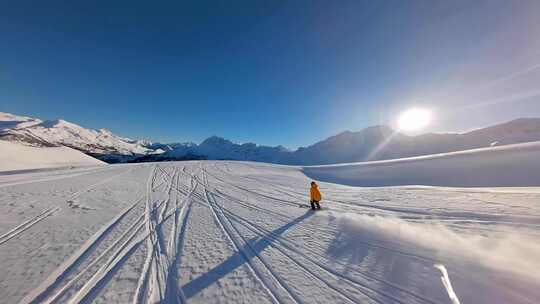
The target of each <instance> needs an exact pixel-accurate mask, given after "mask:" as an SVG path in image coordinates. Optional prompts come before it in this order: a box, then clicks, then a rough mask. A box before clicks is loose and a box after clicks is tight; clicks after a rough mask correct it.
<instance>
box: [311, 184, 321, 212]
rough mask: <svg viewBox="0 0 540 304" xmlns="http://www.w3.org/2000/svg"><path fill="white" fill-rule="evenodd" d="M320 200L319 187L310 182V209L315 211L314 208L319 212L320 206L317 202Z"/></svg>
mask: <svg viewBox="0 0 540 304" xmlns="http://www.w3.org/2000/svg"><path fill="white" fill-rule="evenodd" d="M321 199H322V195H321V192H320V191H319V186H318V185H317V184H316V183H315V182H311V190H310V201H309V202H310V203H311V209H312V210H315V206H316V207H317V209H318V210H321V205H320V204H319V202H320V201H321Z"/></svg>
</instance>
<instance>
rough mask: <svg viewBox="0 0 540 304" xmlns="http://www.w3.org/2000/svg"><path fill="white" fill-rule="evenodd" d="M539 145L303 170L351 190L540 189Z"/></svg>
mask: <svg viewBox="0 0 540 304" xmlns="http://www.w3.org/2000/svg"><path fill="white" fill-rule="evenodd" d="M539 160H540V142H538V141H537V142H530V143H525V144H514V145H507V146H501V147H489V148H481V149H473V150H466V151H459V152H450V153H440V154H433V155H425V156H418V157H410V158H401V159H392V160H382V161H372V162H361V163H349V164H339V165H325V166H307V167H304V173H305V174H306V175H307V176H310V177H312V178H314V179H318V180H324V181H327V182H333V183H339V184H346V185H351V186H364V187H366V186H368V187H369V186H397V185H400V186H403V185H431V186H450V187H505V186H506V187H508V186H515V187H523V186H540V161H539Z"/></svg>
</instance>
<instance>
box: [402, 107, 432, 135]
mask: <svg viewBox="0 0 540 304" xmlns="http://www.w3.org/2000/svg"><path fill="white" fill-rule="evenodd" d="M431 116H432V115H431V111H429V110H426V109H420V108H415V109H410V110H407V111H405V112H403V113H402V114H401V115H400V116H399V119H398V126H399V129H400V130H402V131H417V130H420V129H422V128H424V127H426V126H427V125H429V123H430V122H431Z"/></svg>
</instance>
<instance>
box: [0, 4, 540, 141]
mask: <svg viewBox="0 0 540 304" xmlns="http://www.w3.org/2000/svg"><path fill="white" fill-rule="evenodd" d="M539 37H540V1H521V0H520V1H508V0H501V1H357V0H355V1H311V0H310V1H192V2H191V1H190V2H187V1H129V2H122V1H24V0H23V1H0V39H1V40H0V41H1V43H0V111H4V112H11V113H16V114H24V115H29V116H34V117H39V118H47V119H54V118H64V119H66V120H69V121H72V122H75V123H78V124H80V125H82V126H85V127H90V128H107V129H110V130H112V131H113V132H115V133H118V134H119V135H123V136H129V137H133V138H146V139H153V140H159V141H166V142H173V141H195V142H200V141H201V140H203V139H204V138H206V137H208V136H211V135H219V136H222V137H226V138H229V139H231V140H233V141H236V142H248V141H250V142H256V143H259V144H266V145H278V144H281V145H285V146H287V147H291V148H295V147H298V146H303V145H309V144H312V143H314V142H315V141H318V140H321V139H323V138H325V137H328V136H330V135H334V134H336V133H339V132H341V131H344V130H347V129H348V130H360V129H362V128H364V127H367V126H370V125H374V124H381V123H385V124H393V123H394V122H395V120H396V117H397V115H398V114H399V113H400V112H401V111H403V110H406V109H407V108H409V107H412V106H423V107H427V108H429V109H432V110H433V111H434V113H435V119H434V122H433V124H432V125H431V126H430V127H429V128H428V129H426V130H425V131H429V132H431V131H436V132H440V131H463V130H468V129H471V128H476V127H481V126H485V125H488V124H494V123H499V122H503V121H506V120H510V119H514V118H517V117H523V116H528V117H530V116H540V87H539V86H538V84H539V83H540V38H539Z"/></svg>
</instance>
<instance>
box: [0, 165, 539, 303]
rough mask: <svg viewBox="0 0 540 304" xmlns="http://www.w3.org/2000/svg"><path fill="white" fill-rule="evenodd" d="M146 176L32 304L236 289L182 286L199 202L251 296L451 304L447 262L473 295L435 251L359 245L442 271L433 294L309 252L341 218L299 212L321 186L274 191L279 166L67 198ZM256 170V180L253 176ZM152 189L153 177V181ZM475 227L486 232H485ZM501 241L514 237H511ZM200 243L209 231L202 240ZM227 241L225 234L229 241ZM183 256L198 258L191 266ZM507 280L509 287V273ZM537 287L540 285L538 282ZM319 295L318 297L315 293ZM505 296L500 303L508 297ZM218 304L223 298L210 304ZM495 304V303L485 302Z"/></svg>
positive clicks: (418, 214)
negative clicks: (125, 291) (120, 286)
mask: <svg viewBox="0 0 540 304" xmlns="http://www.w3.org/2000/svg"><path fill="white" fill-rule="evenodd" d="M113 168H114V167H113ZM136 169H144V170H146V171H140V172H141V173H147V177H146V183H145V189H143V190H144V191H142V192H144V193H142V194H140V196H139V197H138V198H137V199H135V200H133V201H131V203H130V204H128V205H127V207H125V208H124V209H123V210H121V211H120V212H118V213H117V214H115V215H114V216H113V217H112V219H111V220H109V221H108V222H106V223H105V224H103V225H102V226H101V227H99V228H98V229H97V231H95V232H94V233H93V234H92V235H91V236H90V237H89V238H88V239H87V240H85V241H83V242H81V245H80V246H79V248H78V249H76V250H75V251H74V252H73V253H71V254H70V255H69V256H68V257H67V258H66V259H65V260H64V261H63V262H62V263H60V265H59V266H58V267H57V268H56V269H55V270H54V271H52V272H50V273H49V274H48V275H47V276H46V277H45V278H44V279H43V280H42V281H41V284H37V286H35V287H33V288H30V289H29V291H28V292H27V293H26V294H25V295H24V297H23V298H22V300H20V301H19V302H20V303H47V304H49V303H50V304H52V303H70V304H75V303H92V302H94V301H97V300H99V301H101V302H107V300H106V298H103V297H104V294H105V293H106V292H108V293H110V292H114V290H109V289H110V288H111V286H112V284H111V282H116V280H119V276H120V274H121V272H122V270H125V271H127V272H126V273H133V274H134V275H136V279H132V281H130V282H129V286H131V290H130V292H129V295H130V296H129V299H130V302H131V303H133V304H138V303H188V302H190V299H191V296H193V293H197V292H200V291H201V288H202V289H205V288H214V289H215V288H224V287H223V286H227V282H233V281H230V280H232V279H231V278H229V277H228V274H227V273H225V274H222V275H220V276H219V277H218V278H214V277H213V276H212V274H211V273H212V270H213V269H212V267H210V270H209V271H208V273H207V274H203V275H202V277H203V278H200V277H198V278H191V279H190V280H202V281H201V282H204V283H202V284H198V285H197V284H195V285H192V286H191V287H190V288H191V289H190V291H189V292H190V294H189V298H188V297H186V294H185V293H184V290H183V289H182V287H183V286H186V285H187V284H188V283H190V282H189V281H188V282H185V281H181V280H185V279H181V277H182V278H184V277H188V278H189V276H180V272H179V271H180V269H191V268H189V267H188V268H181V267H180V266H181V265H183V263H192V262H193V261H192V260H190V259H189V256H190V254H193V253H191V252H187V251H184V244H185V243H186V237H187V234H186V231H187V229H188V227H190V226H189V222H190V221H197V218H196V217H195V218H192V216H193V215H192V212H191V208H192V206H193V204H200V205H201V206H207V208H206V207H204V209H200V211H198V212H199V213H200V212H203V213H200V214H205V216H208V218H209V219H211V221H213V224H214V225H215V226H214V227H215V228H214V230H211V231H214V232H212V233H213V234H212V235H214V234H215V237H214V238H215V240H214V241H216V242H222V243H224V244H227V248H230V251H231V252H230V253H229V254H230V256H226V255H225V256H222V257H221V259H222V260H223V263H226V262H227V260H228V259H232V258H235V257H239V259H240V260H241V262H234V263H232V265H235V266H233V267H235V269H236V268H237V267H240V266H242V267H244V268H243V269H245V270H244V271H245V275H246V276H247V278H246V279H249V280H251V281H252V282H253V284H252V286H255V287H251V288H259V290H261V292H259V294H260V295H261V296H262V297H265V299H266V300H267V301H269V302H272V303H298V304H301V303H311V302H320V303H330V302H332V303H376V304H384V303H399V304H408V303H428V304H437V303H446V302H447V301H448V294H447V292H446V290H447V289H445V286H443V284H441V282H440V274H438V273H436V271H433V267H432V266H433V265H434V264H442V263H443V262H444V265H445V266H446V267H447V268H448V271H449V272H451V275H452V276H453V278H454V279H453V281H452V283H453V285H454V290H455V292H456V294H457V295H459V294H460V289H462V288H464V286H466V284H464V283H463V282H460V280H466V279H467V276H466V275H464V274H463V273H464V271H466V269H459V267H462V266H460V265H461V264H459V263H457V262H456V261H454V260H445V261H440V260H439V257H438V256H436V255H432V254H431V253H430V251H426V250H417V249H415V247H414V246H413V245H407V246H404V245H403V244H401V243H400V242H399V240H396V241H387V240H384V242H383V241H381V240H377V239H371V238H368V237H366V238H363V239H361V240H358V239H357V240H355V242H356V243H355V244H356V246H363V247H364V248H369V250H371V251H374V252H377V253H379V254H381V255H383V256H388V257H392V259H390V260H388V261H393V260H394V259H395V260H398V261H409V262H410V263H414V264H415V265H426V269H430V270H425V273H423V274H422V275H423V278H424V279H420V278H418V279H417V278H416V277H414V278H415V280H418V282H423V281H422V280H428V282H427V283H426V285H425V286H429V287H421V288H416V287H415V288H411V287H410V286H409V283H408V282H407V281H400V280H397V279H393V278H391V277H385V276H384V275H383V274H384V273H381V272H380V271H375V270H376V269H379V268H376V267H378V265H377V264H374V266H373V267H375V268H373V269H371V268H367V269H364V268H362V267H359V266H357V265H354V264H352V265H351V264H350V262H349V261H346V260H341V259H338V260H331V258H330V257H328V256H326V253H325V248H321V247H312V246H306V244H313V243H306V244H304V245H302V244H301V243H300V244H299V243H297V241H296V238H295V237H298V236H299V235H300V236H302V235H303V236H305V237H304V239H305V240H309V238H313V232H314V231H317V235H318V236H319V238H320V239H321V240H332V239H333V238H334V239H335V238H337V237H338V236H339V235H340V234H341V231H340V230H339V227H337V226H336V225H335V224H329V225H324V226H321V224H322V223H326V222H325V221H326V220H327V219H329V218H331V217H332V216H333V215H332V214H328V215H325V214H324V211H323V213H322V214H314V213H312V212H310V211H309V210H307V211H306V210H305V209H299V208H298V207H299V206H302V205H305V204H307V198H308V196H307V193H303V192H301V191H300V189H299V188H298V181H300V180H301V181H302V183H304V182H305V183H306V184H307V183H308V182H309V179H307V178H305V177H302V175H301V174H300V173H294V174H293V175H287V179H288V180H283V181H280V182H279V183H276V182H274V180H275V179H276V177H275V176H274V175H275V174H277V173H275V172H276V169H273V168H272V167H271V166H267V165H260V166H259V165H255V164H250V163H235V162H178V163H156V164H143V165H138V166H129V167H127V168H125V170H122V171H121V172H119V173H117V174H116V173H115V174H112V175H110V176H107V177H105V178H103V179H100V180H99V181H98V182H96V183H92V184H90V185H87V186H85V187H83V188H81V189H80V190H77V191H75V192H73V193H71V194H69V195H67V196H66V197H67V200H68V201H69V200H75V199H79V200H84V196H83V195H82V194H84V193H92V192H94V191H99V190H100V189H101V188H100V186H102V185H108V184H109V183H111V182H113V181H115V180H118V179H119V178H121V177H122V176H127V175H130V174H134V172H135V171H137V170H136ZM265 170H274V171H269V172H270V173H271V174H274V175H264V174H265ZM280 170H289V171H290V170H292V169H290V168H285V169H280ZM103 171H106V169H101V168H100V169H95V170H88V171H84V172H80V173H77V174H72V175H73V176H79V175H85V174H97V173H100V172H103ZM289 171H287V172H289ZM255 172H256V174H253V173H255ZM295 174H296V175H295ZM70 176H71V175H66V176H51V177H49V178H48V177H47V176H45V175H43V174H40V175H39V176H38V177H36V180H35V181H34V182H40V183H41V182H44V183H45V182H51V183H54V182H55V181H56V180H58V179H62V180H64V181H66V180H69V178H70ZM143 179H144V178H141V181H142V180H143ZM32 182H33V181H32V180H31V179H30V180H25V181H24V182H20V183H19V182H17V185H18V186H19V187H23V186H24V184H32ZM6 185H9V183H8V184H6ZM3 186H4V185H1V186H0V187H3ZM325 186H327V185H325ZM328 187H330V188H329V190H328V191H327V192H326V193H332V196H333V197H332V198H331V199H326V200H325V204H328V205H329V207H328V209H330V210H334V211H336V212H338V211H341V210H346V211H347V212H353V213H354V212H356V213H360V214H363V213H367V214H375V215H379V216H381V215H382V216H395V215H399V216H401V217H402V218H403V219H404V220H406V221H410V222H414V223H419V224H421V223H429V222H433V221H438V222H440V223H446V224H445V225H447V226H448V227H451V226H452V227H454V226H455V227H456V228H460V229H466V228H467V227H466V226H465V225H487V224H489V225H493V226H496V225H501V227H520V228H523V229H528V230H526V231H524V232H523V233H524V234H527V233H528V234H527V235H530V236H531V237H538V234H537V232H538V231H537V230H536V229H538V224H537V223H536V222H535V221H536V219H537V218H540V216H534V215H533V216H530V217H521V216H518V215H516V214H509V215H505V216H499V215H496V214H493V213H489V212H468V213H459V214H458V213H456V212H453V211H452V210H451V209H448V210H446V209H445V210H438V209H436V208H434V209H433V210H431V209H426V208H422V207H414V206H413V207H411V206H409V205H407V206H399V205H395V204H394V205H390V204H388V203H387V202H388V201H389V200H388V199H383V198H378V199H377V200H374V199H373V198H372V196H370V197H361V196H357V197H358V199H355V200H354V201H353V200H351V199H348V198H347V197H348V196H347V195H354V194H357V193H367V192H362V190H354V189H353V188H346V187H343V186H335V187H334V188H332V186H331V185H328ZM343 189H345V190H343ZM134 190H139V189H134ZM342 190H343V191H342ZM369 191H373V190H369ZM436 191H441V190H436ZM475 191H477V190H475ZM370 193H371V192H370ZM389 193H391V192H389ZM351 197H352V196H351ZM65 200H66V199H63V200H62V201H63V202H65ZM478 201H479V202H480V200H478ZM367 202H369V203H367ZM62 204H63V203H60V204H54V205H52V206H50V207H48V208H45V209H43V210H42V211H41V212H40V213H39V214H37V215H35V216H33V217H31V218H29V219H26V220H24V221H21V222H20V224H18V225H17V226H15V227H14V228H12V229H10V230H9V231H7V232H6V233H4V234H2V235H0V250H1V249H2V248H3V247H5V246H6V245H9V244H11V243H8V241H10V240H11V241H13V240H15V239H16V237H17V236H20V235H21V234H23V233H24V232H25V231H27V230H29V229H30V228H32V227H35V226H36V225H37V224H39V223H40V222H42V221H43V220H45V219H49V220H52V219H53V218H54V217H53V216H54V215H55V213H57V212H58V211H60V210H61V207H62ZM492 205H493V206H497V208H506V207H507V205H506V204H503V203H497V204H492ZM325 208H326V207H325ZM197 210H199V208H198V209H197ZM304 211H306V212H304ZM199 213H197V214H199ZM200 214H199V216H201V215H200ZM188 219H189V221H188ZM265 219H266V220H269V221H266V220H265ZM460 225H461V226H460ZM490 227H491V226H490ZM197 229H204V227H199V228H197ZM475 229H478V230H481V229H483V228H481V227H476V226H475ZM485 230H486V231H487V232H492V231H498V230H496V229H489V230H488V229H485ZM499 232H501V233H502V232H504V230H500V231H499ZM191 233H197V230H194V231H192V232H191ZM219 233H221V234H220V235H218V234H219ZM19 239H24V238H19ZM320 244H324V242H322V243H320ZM209 246H212V245H211V244H209ZM203 248H206V247H203ZM208 248H211V247H208ZM183 256H185V257H186V259H184V258H182V257H183ZM135 257H137V259H136V260H134V259H135ZM214 260H215V259H214ZM195 261H197V260H196V259H195ZM235 261H236V260H235ZM465 265H466V264H465ZM196 266H197V265H191V267H196ZM216 267H220V266H219V265H218V266H216ZM229 267H230V266H229ZM225 268H226V267H225ZM456 268H458V269H459V272H457V273H453V272H452V270H453V269H456ZM219 269H223V268H219ZM344 269H346V270H347V271H344ZM430 271H431V272H430ZM501 277H502V278H503V279H504V278H505V276H504V275H503V276H501ZM306 282H309V284H306ZM0 283H1V281H0ZM469 283H470V284H472V286H475V288H489V287H490V286H489V284H487V283H484V282H478V281H471V282H469ZM222 284H224V285H223V286H222ZM415 284H416V283H413V284H412V286H415ZM530 284H533V285H535V283H534V282H533V283H530ZM308 285H309V286H311V288H314V289H315V290H313V291H311V290H309V289H307V290H306V289H303V288H305V287H304V286H308ZM194 286H195V287H194ZM197 286H198V287H197ZM200 286H203V287H200ZM250 286H251V285H250ZM186 290H187V289H186ZM454 290H452V292H454ZM508 290H509V291H508V293H507V294H506V295H507V296H508V297H509V298H510V297H512V295H513V294H514V291H511V288H509V289H508ZM497 292H499V294H500V293H503V292H504V291H497ZM534 294H535V293H532V295H524V294H523V293H522V292H521V293H520V292H515V295H513V299H514V300H516V301H518V302H517V303H530V302H531V297H534ZM232 296H233V298H232V299H236V300H235V302H236V301H246V299H244V298H242V294H241V293H239V294H234V293H233V294H232ZM234 296H236V298H234ZM509 298H506V299H509ZM460 299H461V300H462V301H463V302H467V297H466V296H465V297H463V296H460ZM480 299H482V298H481V297H480ZM213 301H215V299H214V300H209V302H213ZM10 302H13V301H10ZM248 302H249V301H248ZM468 302H470V300H469V301H468ZM483 303H489V301H487V300H485V301H484V302H483Z"/></svg>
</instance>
